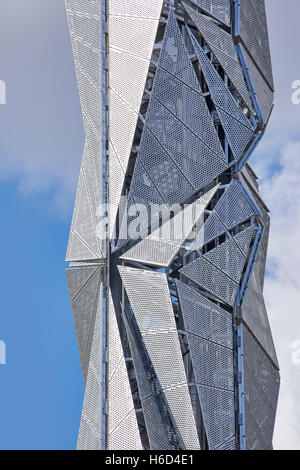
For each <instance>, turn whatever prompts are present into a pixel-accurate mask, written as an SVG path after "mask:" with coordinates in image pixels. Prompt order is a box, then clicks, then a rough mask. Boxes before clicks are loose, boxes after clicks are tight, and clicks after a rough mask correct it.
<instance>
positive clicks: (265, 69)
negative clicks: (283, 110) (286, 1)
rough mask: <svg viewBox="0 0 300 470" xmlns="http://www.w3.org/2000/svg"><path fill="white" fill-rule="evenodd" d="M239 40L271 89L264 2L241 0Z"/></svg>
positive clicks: (270, 67)
mask: <svg viewBox="0 0 300 470" xmlns="http://www.w3.org/2000/svg"><path fill="white" fill-rule="evenodd" d="M240 34H241V38H242V40H243V42H244V44H245V46H246V48H247V49H248V50H249V52H250V54H251V55H252V57H253V59H254V60H255V62H256V63H257V65H258V67H259V69H260V70H261V72H262V73H263V74H264V76H265V78H266V80H267V81H268V83H269V85H270V86H271V87H273V86H274V84H273V76H272V65H271V57H270V47H269V37H268V28H267V18H266V10H265V0H242V1H241V6H240Z"/></svg>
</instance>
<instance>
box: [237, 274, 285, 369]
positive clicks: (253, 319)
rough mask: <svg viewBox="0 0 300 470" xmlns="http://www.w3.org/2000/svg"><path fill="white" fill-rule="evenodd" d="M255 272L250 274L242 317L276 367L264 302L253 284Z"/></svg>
mask: <svg viewBox="0 0 300 470" xmlns="http://www.w3.org/2000/svg"><path fill="white" fill-rule="evenodd" d="M255 271H256V267H255V270H254V272H253V274H252V277H251V280H250V285H249V287H248V291H247V295H246V298H245V301H244V303H243V307H242V317H243V319H244V320H245V322H246V324H247V326H248V327H249V328H250V330H251V331H252V332H253V334H254V336H255V337H256V338H257V340H258V341H259V343H260V344H261V346H262V347H263V348H264V350H265V351H266V352H267V354H268V355H269V356H270V357H271V359H272V360H273V361H274V363H275V364H276V365H278V359H277V355H276V351H275V347H274V342H273V338H272V333H271V328H270V324H269V320H268V315H267V310H266V306H265V301H264V298H263V295H262V293H261V292H260V291H258V289H257V284H256V282H255Z"/></svg>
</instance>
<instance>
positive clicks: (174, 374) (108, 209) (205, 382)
mask: <svg viewBox="0 0 300 470" xmlns="http://www.w3.org/2000/svg"><path fill="white" fill-rule="evenodd" d="M66 9H67V16H68V21H69V28H70V35H71V41H72V45H73V52H74V62H75V68H76V73H77V80H78V87H79V93H80V99H81V105H82V115H83V121H84V128H85V135H86V141H85V147H84V154H83V160H82V165H81V170H80V176H79V183H78V190H77V196H76V202H75V209H74V215H73V220H72V226H71V232H70V238H69V244H68V251H67V261H68V262H69V263H70V268H69V269H67V279H68V285H69V293H70V298H71V303H72V309H73V313H74V321H75V327H76V334H77V339H78V344H79V352H80V359H81V363H82V371H83V377H84V380H85V384H86V388H85V397H84V403H83V410H82V419H81V423H80V431H79V438H78V448H79V449H114V450H117V449H153V450H154V449H159V450H163V449H165V450H169V449H182V450H184V449H202V450H207V449H209V450H239V449H240V450H244V449H251V450H254V449H271V448H272V435H273V429H274V422H275V414H276V406H277V399H278V391H279V380H280V379H279V367H278V361H277V357H276V352H275V348H274V344H273V340H272V335H271V331H270V326H269V323H268V317H267V313H266V307H265V303H264V299H263V284H264V273H265V265H266V256H267V245H268V236H269V224H270V221H269V215H268V209H267V207H266V206H265V204H264V202H263V201H262V199H261V196H260V193H259V189H258V183H257V177H256V175H255V173H254V172H253V170H252V168H251V166H250V164H249V163H248V159H249V157H250V155H251V153H252V152H253V150H254V149H255V147H256V145H257V143H258V142H259V140H260V139H261V137H262V135H263V133H264V130H265V127H266V124H267V122H268V119H269V116H270V113H271V111H272V107H273V93H274V90H273V79H272V67H271V59H270V50H269V41H268V33H267V21H266V13H265V2H264V0H165V1H164V0H151V1H148V0H66Z"/></svg>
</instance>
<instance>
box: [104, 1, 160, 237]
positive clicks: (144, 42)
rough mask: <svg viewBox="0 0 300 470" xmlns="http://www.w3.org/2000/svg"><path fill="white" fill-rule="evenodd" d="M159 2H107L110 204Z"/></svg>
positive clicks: (115, 197)
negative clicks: (148, 3) (145, 3)
mask: <svg viewBox="0 0 300 470" xmlns="http://www.w3.org/2000/svg"><path fill="white" fill-rule="evenodd" d="M162 4H163V1H162V0H156V1H155V2H152V3H151V5H144V4H143V2H137V1H135V2H129V1H128V0H127V1H125V2H123V1H122V2H121V3H120V2H116V1H115V0H114V1H112V2H110V3H109V6H108V33H109V88H110V91H109V99H108V101H109V126H110V127H109V135H110V139H111V143H112V146H113V151H112V149H110V158H109V174H110V181H112V193H111V202H113V203H114V204H118V203H119V199H120V196H121V190H122V182H123V179H124V173H125V172H126V169H127V164H128V160H129V156H130V151H131V147H132V142H133V136H134V133H135V129H136V124H137V119H138V113H139V109H140V105H141V101H142V96H143V93H144V88H145V83H146V78H147V73H148V68H149V63H150V58H151V55H152V49H153V46H154V40H155V35H156V31H157V26H158V20H159V17H160V11H161V8H162ZM116 158H117V159H118V162H116V161H115V159H116ZM120 166H121V168H120ZM116 182H117V184H116ZM116 212H117V210H116V209H113V211H112V213H111V214H110V235H111V234H112V231H113V226H114V223H115V216H116Z"/></svg>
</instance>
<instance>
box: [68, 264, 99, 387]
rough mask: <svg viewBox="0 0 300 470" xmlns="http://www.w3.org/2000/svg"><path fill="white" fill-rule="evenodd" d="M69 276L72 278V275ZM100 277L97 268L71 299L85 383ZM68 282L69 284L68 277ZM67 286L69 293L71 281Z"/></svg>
mask: <svg viewBox="0 0 300 470" xmlns="http://www.w3.org/2000/svg"><path fill="white" fill-rule="evenodd" d="M83 269H85V268H74V271H75V270H83ZM89 269H90V268H89ZM71 271H73V270H71ZM71 276H72V277H74V276H73V275H72V274H71ZM100 277H101V268H97V269H96V270H95V272H94V274H93V275H92V276H91V277H90V278H89V280H88V281H87V282H86V283H85V285H84V286H83V288H82V289H80V290H79V292H78V293H77V295H76V296H75V297H73V298H72V299H71V304H72V311H73V317H74V323H75V329H76V336H77V342H78V348H79V355H80V361H81V367H82V373H83V377H84V380H85V381H86V377H87V367H88V363H89V355H90V348H91V341H92V338H93V329H94V322H95V314H96V307H97V301H98V293H99V284H100ZM68 281H69V282H70V277H69V278H68ZM69 286H70V287H69V289H70V292H71V291H72V288H73V287H72V281H71V282H70V283H69Z"/></svg>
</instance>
